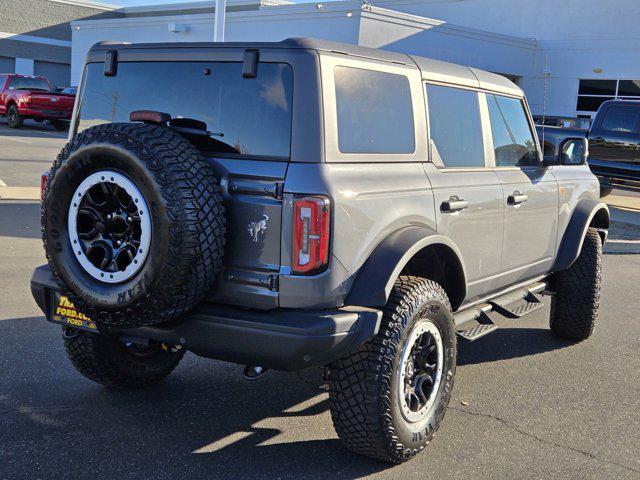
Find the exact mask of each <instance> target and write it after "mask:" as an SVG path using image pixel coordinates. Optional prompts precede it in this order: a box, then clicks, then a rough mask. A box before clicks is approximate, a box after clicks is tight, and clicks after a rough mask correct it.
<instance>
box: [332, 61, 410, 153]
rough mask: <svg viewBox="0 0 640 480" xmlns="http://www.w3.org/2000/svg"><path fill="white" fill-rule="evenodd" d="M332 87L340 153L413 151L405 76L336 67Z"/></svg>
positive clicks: (407, 82)
mask: <svg viewBox="0 0 640 480" xmlns="http://www.w3.org/2000/svg"><path fill="white" fill-rule="evenodd" d="M335 86H336V108H337V117H338V148H339V149H340V151H341V152H342V153H380V154H411V153H413V152H414V150H415V129H414V124H413V105H412V102H411V90H410V88H409V79H408V78H407V77H406V76H404V75H398V74H394V73H386V72H378V71H373V70H365V69H361V68H353V67H336V68H335Z"/></svg>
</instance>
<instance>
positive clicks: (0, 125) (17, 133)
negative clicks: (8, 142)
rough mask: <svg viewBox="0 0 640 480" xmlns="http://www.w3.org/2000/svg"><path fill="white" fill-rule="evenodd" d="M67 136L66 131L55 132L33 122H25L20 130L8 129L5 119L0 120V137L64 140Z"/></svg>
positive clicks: (45, 125) (45, 124)
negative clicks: (57, 138) (56, 138)
mask: <svg viewBox="0 0 640 480" xmlns="http://www.w3.org/2000/svg"><path fill="white" fill-rule="evenodd" d="M67 134H68V130H56V129H55V128H53V126H52V125H50V124H48V123H45V122H35V121H33V120H25V122H24V125H23V126H22V128H9V125H7V120H6V118H0V136H3V135H8V136H13V137H35V138H54V137H59V138H60V139H65V138H66V137H67Z"/></svg>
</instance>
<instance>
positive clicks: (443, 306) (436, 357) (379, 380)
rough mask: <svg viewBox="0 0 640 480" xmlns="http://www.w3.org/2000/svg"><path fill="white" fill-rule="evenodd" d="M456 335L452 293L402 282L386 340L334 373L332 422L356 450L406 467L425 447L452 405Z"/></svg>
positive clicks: (387, 314)
mask: <svg viewBox="0 0 640 480" xmlns="http://www.w3.org/2000/svg"><path fill="white" fill-rule="evenodd" d="M455 368H456V332H455V327H454V323H453V316H452V315H451V307H450V304H449V299H448V297H447V294H446V293H445V292H444V290H443V288H442V287H441V286H440V285H438V284H437V283H435V282H432V281H430V280H426V279H423V278H418V277H409V276H402V277H400V278H399V279H398V280H397V282H396V283H395V285H394V288H393V291H392V293H391V296H390V297H389V301H388V303H387V305H386V307H385V309H384V315H383V318H382V323H381V325H380V331H379V333H378V334H377V335H376V336H375V337H374V338H372V339H371V340H370V341H369V342H367V343H365V344H364V345H362V346H361V347H360V348H359V349H358V350H356V351H355V352H354V353H353V354H351V355H350V356H348V357H345V358H343V359H341V360H339V361H337V362H335V363H334V364H332V365H331V366H330V367H329V400H330V407H331V417H332V419H333V424H334V427H335V429H336V431H337V433H338V436H339V437H340V440H341V441H342V442H343V443H344V445H345V446H346V447H347V448H349V449H350V450H352V451H354V452H357V453H361V454H363V455H367V456H370V457H373V458H377V459H380V460H383V461H387V462H392V463H400V462H403V461H405V460H408V459H410V458H412V457H413V456H414V455H416V454H417V453H418V452H419V451H421V450H422V449H423V448H425V447H426V446H427V445H428V444H429V442H430V441H431V439H432V438H433V435H434V434H435V433H436V430H437V429H438V427H439V426H440V422H441V421H442V418H443V417H444V414H445V412H446V409H447V405H448V404H449V399H450V397H451V392H452V389H453V379H454V375H455Z"/></svg>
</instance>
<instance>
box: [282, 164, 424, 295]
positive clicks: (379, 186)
mask: <svg viewBox="0 0 640 480" xmlns="http://www.w3.org/2000/svg"><path fill="white" fill-rule="evenodd" d="M295 193H305V194H321V195H327V196H329V197H330V198H331V203H332V213H333V215H332V237H331V244H330V251H331V254H332V256H331V260H330V265H329V269H328V271H327V272H325V273H322V274H320V275H316V276H312V277H301V276H291V275H290V265H291V221H290V220H289V219H290V218H291V217H292V212H291V207H290V205H291V203H290V202H291V198H292V196H293V194H295ZM287 205H288V206H289V207H288V208H287ZM283 216H285V217H288V219H287V220H285V221H284V222H283V226H284V229H283V234H282V252H283V254H282V264H283V267H282V270H281V272H280V273H281V275H280V306H282V307H303V306H304V307H333V306H338V305H341V304H342V302H343V300H344V297H345V296H346V294H347V293H348V292H349V289H350V287H351V285H352V283H353V281H354V279H355V274H356V272H358V270H359V269H360V268H361V267H362V265H363V264H364V262H365V261H366V260H367V258H368V257H369V255H370V254H371V252H373V250H374V249H375V247H376V246H377V245H378V244H379V243H380V242H382V240H383V239H384V238H386V237H387V236H388V235H389V234H390V233H392V232H393V231H395V230H398V229H399V228H402V227H404V226H407V225H420V226H423V227H426V228H429V229H431V230H433V231H434V232H435V229H436V224H435V211H434V203H433V192H432V191H431V186H430V184H429V181H428V179H427V177H426V175H425V173H424V169H423V166H422V163H420V162H415V163H360V164H344V163H333V164H332V163H324V164H291V165H289V171H288V172H287V179H286V182H285V208H284V211H283Z"/></svg>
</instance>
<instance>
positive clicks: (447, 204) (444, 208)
mask: <svg viewBox="0 0 640 480" xmlns="http://www.w3.org/2000/svg"><path fill="white" fill-rule="evenodd" d="M468 206H469V202H467V201H466V200H462V199H461V198H458V197H451V198H450V199H449V200H446V201H444V202H442V203H441V204H440V211H441V212H443V213H453V212H459V211H460V210H464V209H465V208H467V207H468Z"/></svg>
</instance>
